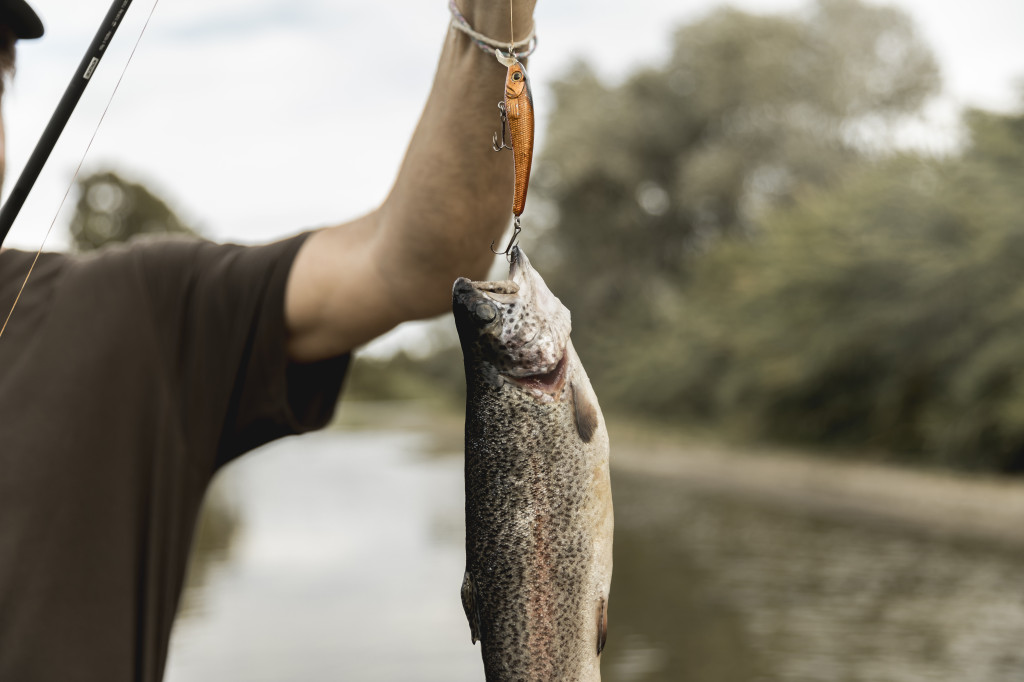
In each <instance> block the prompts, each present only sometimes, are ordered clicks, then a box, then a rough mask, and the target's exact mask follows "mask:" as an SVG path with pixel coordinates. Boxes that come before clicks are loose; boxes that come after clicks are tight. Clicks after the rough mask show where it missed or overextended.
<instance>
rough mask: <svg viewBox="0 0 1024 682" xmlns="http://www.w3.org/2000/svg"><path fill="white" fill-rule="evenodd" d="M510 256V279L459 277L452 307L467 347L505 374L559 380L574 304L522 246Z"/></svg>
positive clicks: (474, 356) (465, 349)
mask: <svg viewBox="0 0 1024 682" xmlns="http://www.w3.org/2000/svg"><path fill="white" fill-rule="evenodd" d="M511 259H512V265H511V268H510V269H509V275H508V279H507V280H501V281H494V282H473V281H471V280H468V279H466V278H465V277H460V278H459V279H457V280H456V281H455V285H454V287H453V289H452V308H453V312H454V314H455V324H456V327H457V328H458V330H459V340H460V341H461V343H462V348H463V353H464V354H465V356H466V358H467V360H468V359H470V358H472V359H473V360H475V361H477V362H482V363H484V364H486V365H489V366H491V367H493V368H494V369H495V370H496V371H497V373H499V374H501V375H504V376H505V377H509V378H512V379H522V380H527V379H537V378H538V377H539V378H541V379H543V378H545V377H548V378H550V379H551V380H552V381H554V380H555V379H556V375H564V371H562V370H564V365H565V354H566V353H565V351H566V344H567V342H568V340H569V333H570V332H571V331H572V324H571V320H570V316H569V310H568V308H566V307H565V306H564V305H562V302H561V301H559V300H558V298H557V297H556V296H555V295H554V294H552V293H551V290H550V289H548V287H547V284H545V283H544V280H543V279H542V278H541V276H540V275H539V274H538V273H537V271H536V270H535V269H534V268H533V266H532V265H531V264H530V260H529V259H528V258H527V257H526V253H525V252H524V251H523V250H522V249H521V248H519V247H518V246H516V247H513V249H512V251H511ZM538 382H540V383H541V384H543V382H542V381H540V380H537V381H534V383H538Z"/></svg>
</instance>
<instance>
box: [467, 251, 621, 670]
mask: <svg viewBox="0 0 1024 682" xmlns="http://www.w3.org/2000/svg"><path fill="white" fill-rule="evenodd" d="M509 255H510V257H511V268H510V270H509V276H508V279H507V280H503V281H492V282H474V281H470V280H469V279H466V278H464V277H460V278H459V279H457V280H456V281H455V284H454V286H453V288H452V310H453V314H454V317H455V324H456V327H457V329H458V332H459V340H460V343H461V345H462V352H463V360H464V365H465V370H466V426H465V438H466V456H465V482H466V571H465V574H464V576H463V583H462V590H461V596H462V604H463V608H464V609H465V612H466V618H467V619H468V620H469V627H470V637H471V640H472V642H473V643H474V644H475V643H476V642H477V641H479V642H480V643H481V655H482V657H483V663H484V673H485V676H486V679H487V681H488V682H506V681H511V680H528V681H530V682H541V681H550V682H554V681H558V682H572V681H580V682H595V681H599V680H600V679H601V667H600V666H601V652H602V651H603V650H604V646H605V642H606V639H607V633H608V596H609V590H610V588H611V577H612V531H613V525H614V521H613V512H612V494H611V480H610V476H609V468H608V461H609V441H608V430H607V427H606V425H605V421H604V416H603V415H602V413H601V408H600V406H599V404H598V401H597V396H596V395H595V393H594V389H593V387H592V386H591V383H590V379H589V378H588V377H587V373H586V371H585V370H584V369H583V365H582V363H581V362H580V359H579V356H578V355H577V354H576V351H575V349H574V348H573V345H572V341H571V339H570V332H571V318H570V313H569V310H568V309H567V308H566V307H565V306H564V305H563V304H562V302H561V301H559V300H558V298H556V297H555V295H554V294H552V293H551V291H550V290H549V289H548V287H547V285H546V284H545V283H544V280H543V279H542V278H541V276H540V275H539V274H538V273H537V271H536V270H535V269H534V268H533V267H532V265H531V264H530V261H529V259H528V258H527V256H526V253H525V252H524V251H523V250H522V249H521V248H520V247H519V246H514V247H512V249H511V251H510V253H509Z"/></svg>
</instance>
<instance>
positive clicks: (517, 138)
mask: <svg viewBox="0 0 1024 682" xmlns="http://www.w3.org/2000/svg"><path fill="white" fill-rule="evenodd" d="M505 115H506V116H507V117H508V128H509V136H510V137H511V138H512V157H513V159H514V164H515V171H516V185H515V193H514V194H513V196H512V215H516V216H519V215H522V214H523V209H525V208H526V190H527V189H528V188H529V186H530V166H531V165H532V164H533V92H532V91H531V90H530V79H529V78H528V77H527V75H526V69H525V68H523V65H522V64H521V63H519V62H518V61H517V62H513V63H512V64H511V65H510V66H509V67H508V73H507V74H506V75H505Z"/></svg>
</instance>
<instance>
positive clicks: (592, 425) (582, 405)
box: [572, 382, 597, 443]
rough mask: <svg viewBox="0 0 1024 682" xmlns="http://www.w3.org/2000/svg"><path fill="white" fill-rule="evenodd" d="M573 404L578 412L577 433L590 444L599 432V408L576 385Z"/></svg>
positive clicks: (573, 386)
mask: <svg viewBox="0 0 1024 682" xmlns="http://www.w3.org/2000/svg"><path fill="white" fill-rule="evenodd" d="M572 402H573V406H574V407H575V412H576V431H578V432H579V434H580V438H582V439H583V442H584V443H589V442H590V440H591V439H592V438H593V437H594V432H595V431H597V408H596V407H594V403H592V402H590V399H589V398H588V397H587V396H586V395H585V394H584V393H583V392H582V391H580V390H579V389H578V388H576V383H575V382H573V384H572Z"/></svg>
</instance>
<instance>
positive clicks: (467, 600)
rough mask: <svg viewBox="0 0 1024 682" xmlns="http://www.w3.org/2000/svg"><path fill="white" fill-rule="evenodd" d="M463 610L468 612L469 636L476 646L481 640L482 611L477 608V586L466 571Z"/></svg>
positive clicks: (463, 579) (463, 581) (463, 580)
mask: <svg viewBox="0 0 1024 682" xmlns="http://www.w3.org/2000/svg"><path fill="white" fill-rule="evenodd" d="M462 608H463V609H465V611H466V619H467V620H468V621H469V634H470V637H472V639H473V644H476V643H477V641H478V640H479V639H480V609H479V607H478V606H477V599H476V586H474V585H473V578H472V577H471V576H470V575H469V571H466V575H465V576H464V577H463V578H462Z"/></svg>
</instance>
